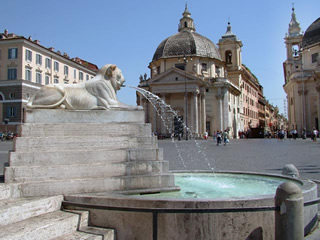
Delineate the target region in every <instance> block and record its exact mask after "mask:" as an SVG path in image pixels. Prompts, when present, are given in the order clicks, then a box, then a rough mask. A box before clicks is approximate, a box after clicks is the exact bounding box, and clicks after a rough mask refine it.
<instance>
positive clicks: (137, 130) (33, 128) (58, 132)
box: [19, 123, 151, 137]
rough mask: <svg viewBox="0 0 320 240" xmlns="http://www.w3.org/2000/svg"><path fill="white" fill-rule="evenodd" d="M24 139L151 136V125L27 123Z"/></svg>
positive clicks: (21, 131) (22, 133)
mask: <svg viewBox="0 0 320 240" xmlns="http://www.w3.org/2000/svg"><path fill="white" fill-rule="evenodd" d="M19 133H20V136H22V137H45V136H60V137H62V136H84V137H94V136H99V135H109V136H126V135H130V136H141V137H142V136H143V137H148V136H151V127H150V124H149V123H145V124H139V123H56V124H41V123H39V124H35V123H25V124H23V125H21V127H20V130H19Z"/></svg>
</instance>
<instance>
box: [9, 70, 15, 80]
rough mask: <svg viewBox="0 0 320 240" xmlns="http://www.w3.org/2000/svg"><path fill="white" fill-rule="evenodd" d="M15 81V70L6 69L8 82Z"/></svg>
mask: <svg viewBox="0 0 320 240" xmlns="http://www.w3.org/2000/svg"><path fill="white" fill-rule="evenodd" d="M16 79H17V69H16V68H8V80H16Z"/></svg>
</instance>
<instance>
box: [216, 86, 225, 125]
mask: <svg viewBox="0 0 320 240" xmlns="http://www.w3.org/2000/svg"><path fill="white" fill-rule="evenodd" d="M216 99H217V100H218V106H219V110H218V112H219V116H218V117H217V119H218V120H219V123H218V124H217V125H218V126H219V129H217V130H219V131H223V104H222V99H223V95H222V94H221V88H219V89H218V94H217V95H216Z"/></svg>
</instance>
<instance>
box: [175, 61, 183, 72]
mask: <svg viewBox="0 0 320 240" xmlns="http://www.w3.org/2000/svg"><path fill="white" fill-rule="evenodd" d="M174 66H175V67H176V68H179V69H181V70H183V71H184V69H185V64H184V63H176V64H175V65H174Z"/></svg>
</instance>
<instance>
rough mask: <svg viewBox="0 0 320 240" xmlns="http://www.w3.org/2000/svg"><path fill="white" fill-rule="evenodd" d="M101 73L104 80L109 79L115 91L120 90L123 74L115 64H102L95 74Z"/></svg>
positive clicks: (123, 80)
mask: <svg viewBox="0 0 320 240" xmlns="http://www.w3.org/2000/svg"><path fill="white" fill-rule="evenodd" d="M98 75H101V77H103V78H104V79H105V80H109V81H110V82H111V84H112V87H113V88H114V90H115V91H117V90H120V88H121V87H122V86H124V85H123V84H124V82H125V79H124V76H123V74H122V72H121V70H120V68H118V67H117V66H116V65H113V64H107V65H104V66H103V67H102V68H101V69H100V70H99V72H98V74H97V76H98Z"/></svg>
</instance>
